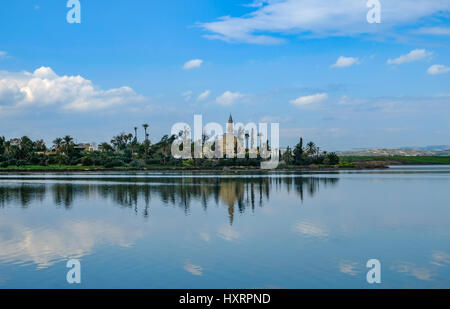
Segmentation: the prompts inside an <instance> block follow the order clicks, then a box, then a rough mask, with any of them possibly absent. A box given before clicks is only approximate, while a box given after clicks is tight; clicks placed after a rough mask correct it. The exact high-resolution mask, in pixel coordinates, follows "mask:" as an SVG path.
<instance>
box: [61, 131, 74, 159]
mask: <svg viewBox="0 0 450 309" xmlns="http://www.w3.org/2000/svg"><path fill="white" fill-rule="evenodd" d="M63 140H64V148H65V151H66V155H68V154H69V149H70V148H71V147H72V145H73V138H72V137H71V136H70V135H66V136H64V138H63Z"/></svg>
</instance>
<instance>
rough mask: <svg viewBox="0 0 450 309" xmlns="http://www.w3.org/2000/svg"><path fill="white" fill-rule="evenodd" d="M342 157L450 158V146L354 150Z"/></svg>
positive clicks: (343, 152) (346, 152) (344, 153)
mask: <svg viewBox="0 0 450 309" xmlns="http://www.w3.org/2000/svg"><path fill="white" fill-rule="evenodd" d="M338 154H339V155H340V156H409V157H411V156H450V145H436V146H426V147H403V148H396V149H388V148H379V149H354V150H348V151H340V152H338Z"/></svg>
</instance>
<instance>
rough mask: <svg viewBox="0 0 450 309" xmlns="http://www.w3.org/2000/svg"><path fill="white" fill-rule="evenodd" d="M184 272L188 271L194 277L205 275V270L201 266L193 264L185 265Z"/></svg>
mask: <svg viewBox="0 0 450 309" xmlns="http://www.w3.org/2000/svg"><path fill="white" fill-rule="evenodd" d="M183 268H184V270H186V271H187V272H190V273H191V274H192V275H194V276H201V275H203V268H202V267H201V266H198V265H194V264H191V263H189V262H188V263H186V265H184V267H183Z"/></svg>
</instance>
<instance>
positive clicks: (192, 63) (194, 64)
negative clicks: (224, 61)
mask: <svg viewBox="0 0 450 309" xmlns="http://www.w3.org/2000/svg"><path fill="white" fill-rule="evenodd" d="M202 63H203V60H201V59H193V60H189V61H188V62H186V63H185V64H184V66H183V69H184V70H191V69H195V68H199V67H201V66H202Z"/></svg>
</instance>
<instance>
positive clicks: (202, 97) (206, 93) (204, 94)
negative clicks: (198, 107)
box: [197, 90, 211, 101]
mask: <svg viewBox="0 0 450 309" xmlns="http://www.w3.org/2000/svg"><path fill="white" fill-rule="evenodd" d="M210 94H211V91H210V90H205V91H203V92H202V93H201V94H200V95H199V96H198V98H197V100H198V101H204V100H206V99H207V98H209V95H210Z"/></svg>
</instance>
